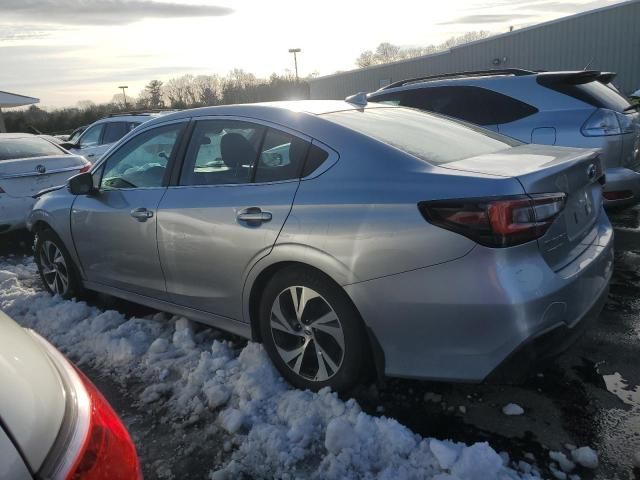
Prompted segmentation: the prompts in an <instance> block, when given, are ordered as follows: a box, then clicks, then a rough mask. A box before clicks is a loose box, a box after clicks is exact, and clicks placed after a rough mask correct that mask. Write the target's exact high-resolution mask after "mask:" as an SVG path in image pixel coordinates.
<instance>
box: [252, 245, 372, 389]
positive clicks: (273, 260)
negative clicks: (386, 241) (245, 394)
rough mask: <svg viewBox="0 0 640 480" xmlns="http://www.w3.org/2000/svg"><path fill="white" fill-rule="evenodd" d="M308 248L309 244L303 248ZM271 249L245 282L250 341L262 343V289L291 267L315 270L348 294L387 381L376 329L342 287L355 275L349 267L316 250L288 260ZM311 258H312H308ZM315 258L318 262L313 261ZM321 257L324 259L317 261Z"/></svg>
mask: <svg viewBox="0 0 640 480" xmlns="http://www.w3.org/2000/svg"><path fill="white" fill-rule="evenodd" d="M304 248H305V249H306V248H307V247H304ZM273 253H274V252H272V253H271V254H270V255H267V257H264V258H262V259H261V260H260V261H258V262H257V263H256V265H255V266H254V267H253V268H252V269H251V271H250V272H249V275H248V278H247V280H246V282H245V288H244V292H243V299H244V301H243V305H244V308H243V315H244V319H245V321H246V322H248V323H249V324H250V327H251V340H252V341H255V342H262V338H261V335H260V313H259V312H260V301H261V298H262V292H263V291H264V288H265V287H266V285H267V283H268V282H269V280H270V279H271V278H273V277H274V276H275V275H276V274H277V273H278V272H280V271H282V270H283V269H285V268H288V267H291V266H299V267H300V268H304V269H309V270H313V271H316V272H318V273H320V274H322V275H324V276H325V277H327V278H328V280H329V281H332V282H333V283H334V284H335V285H336V286H338V287H339V288H340V289H341V290H342V291H343V292H344V294H345V296H346V298H348V299H349V302H350V303H351V305H352V306H353V308H354V309H355V311H356V312H357V314H358V317H359V318H360V321H361V322H362V326H363V328H364V330H365V332H366V334H367V338H366V343H367V351H368V354H369V357H370V359H371V361H372V364H373V367H374V370H375V376H376V379H377V380H378V382H379V383H382V382H383V381H384V369H385V358H384V357H385V356H384V351H383V350H382V347H381V345H380V342H379V341H378V339H377V337H376V336H375V334H374V332H373V331H372V330H371V329H370V328H369V326H368V325H367V323H366V321H365V320H364V318H363V317H362V314H361V313H360V310H359V309H358V306H357V305H356V304H355V302H354V301H353V299H352V298H351V296H350V295H349V293H348V292H347V291H346V290H345V289H344V288H343V286H344V285H346V284H348V283H353V281H354V279H355V276H354V275H353V274H352V273H351V272H350V271H349V270H348V269H347V268H346V266H344V265H342V264H340V263H339V262H338V261H337V260H336V259H333V258H332V257H330V256H328V255H327V254H325V253H316V254H313V255H311V256H309V255H307V256H305V257H304V258H300V257H297V256H296V257H295V258H296V259H295V260H294V259H290V258H291V257H289V259H287V257H286V256H283V255H281V253H282V252H279V253H278V254H276V255H274V256H272V255H273ZM310 259H311V260H312V261H309V260H310ZM314 259H315V261H313V260H314ZM318 259H322V260H320V261H318Z"/></svg>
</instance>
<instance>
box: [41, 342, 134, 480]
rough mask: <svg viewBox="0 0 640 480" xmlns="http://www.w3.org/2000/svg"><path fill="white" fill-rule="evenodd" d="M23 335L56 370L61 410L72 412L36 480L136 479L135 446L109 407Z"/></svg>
mask: <svg viewBox="0 0 640 480" xmlns="http://www.w3.org/2000/svg"><path fill="white" fill-rule="evenodd" d="M29 333H31V334H32V335H33V337H34V338H35V339H37V340H38V341H39V342H40V343H41V344H42V345H43V346H44V348H45V350H46V351H47V352H48V353H49V356H50V357H51V358H52V359H53V360H54V362H55V364H56V365H57V366H58V367H59V368H60V371H61V373H62V377H63V380H64V384H65V390H66V392H67V402H68V405H67V410H68V412H72V413H71V414H69V416H68V418H66V421H65V422H64V423H63V425H62V428H61V429H60V433H59V434H58V438H57V439H56V443H55V445H54V447H53V448H52V449H51V452H50V456H49V457H47V459H46V460H45V464H44V465H43V467H42V469H41V471H40V472H39V475H38V478H50V479H52V480H141V479H142V472H141V470H140V463H139V461H138V456H137V454H136V449H135V446H134V445H133V442H132V441H131V437H130V436H129V433H128V432H127V430H126V428H125V427H124V425H123V424H122V422H121V421H120V419H119V418H118V415H117V414H116V413H115V412H114V411H113V409H112V408H111V406H110V405H109V403H108V402H107V401H106V400H105V398H104V397H103V396H102V394H101V393H100V392H99V391H98V389H97V388H96V387H95V386H94V385H93V383H91V381H90V380H89V379H88V378H87V377H85V376H84V375H83V374H82V372H80V371H79V370H78V369H76V368H74V367H73V365H71V364H70V363H69V361H68V360H67V359H66V358H64V356H63V355H62V354H61V353H60V352H59V351H57V350H56V349H55V348H54V347H53V346H52V345H51V344H50V343H49V342H47V341H46V340H45V339H44V338H42V337H41V336H40V335H38V334H37V333H35V332H33V331H31V330H29ZM65 417H66V415H65Z"/></svg>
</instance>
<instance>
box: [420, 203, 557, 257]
mask: <svg viewBox="0 0 640 480" xmlns="http://www.w3.org/2000/svg"><path fill="white" fill-rule="evenodd" d="M565 200H566V194H564V193H550V194H541V195H530V196H525V195H520V196H515V197H498V198H483V199H478V198H473V199H460V200H436V201H430V202H420V203H419V204H418V208H419V210H420V213H422V216H423V217H424V218H425V220H427V221H428V222H429V223H432V224H433V225H436V226H438V227H441V228H446V229H447V230H451V231H453V232H456V233H459V234H461V235H464V236H465V237H468V238H470V239H472V240H474V241H476V242H478V243H479V244H481V245H485V246H487V247H510V246H513V245H520V244H522V243H526V242H529V241H531V240H535V239H537V238H539V237H541V236H542V235H544V233H545V232H546V231H547V230H548V228H549V227H550V226H551V224H552V223H553V221H554V220H555V218H556V217H557V216H558V215H559V214H560V212H561V211H562V209H563V208H564V205H565Z"/></svg>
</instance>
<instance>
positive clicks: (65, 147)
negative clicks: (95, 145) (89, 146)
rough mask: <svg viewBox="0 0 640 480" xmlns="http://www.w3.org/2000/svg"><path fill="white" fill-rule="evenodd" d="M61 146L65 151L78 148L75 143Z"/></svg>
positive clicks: (64, 143) (63, 143) (65, 143)
mask: <svg viewBox="0 0 640 480" xmlns="http://www.w3.org/2000/svg"><path fill="white" fill-rule="evenodd" d="M60 146H61V147H62V148H64V149H65V150H69V149H70V148H78V144H77V143H73V142H62V143H61V144H60Z"/></svg>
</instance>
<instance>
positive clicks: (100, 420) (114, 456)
mask: <svg viewBox="0 0 640 480" xmlns="http://www.w3.org/2000/svg"><path fill="white" fill-rule="evenodd" d="M78 373H79V375H80V377H81V378H82V383H83V384H84V386H85V388H86V390H87V393H88V394H89V399H90V402H91V408H90V414H91V418H90V422H89V431H88V433H87V436H86V437H85V441H84V444H83V446H82V449H81V450H80V452H79V455H78V457H77V459H76V461H75V463H74V465H73V467H72V468H71V471H70V472H69V473H68V474H67V476H66V479H67V480H136V479H141V478H142V473H141V471H140V464H139V462H138V455H137V454H136V449H135V446H134V445H133V442H132V441H131V437H129V433H128V432H127V429H126V428H125V427H124V425H123V424H122V422H121V421H120V418H118V415H117V414H116V413H115V412H114V411H113V409H112V408H111V406H110V405H109V403H108V402H107V401H106V400H105V398H104V397H103V396H102V394H101V393H100V392H99V391H98V389H97V388H96V387H95V386H94V385H93V383H91V381H90V380H89V379H88V378H87V377H85V376H84V375H83V374H82V373H81V372H78Z"/></svg>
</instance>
